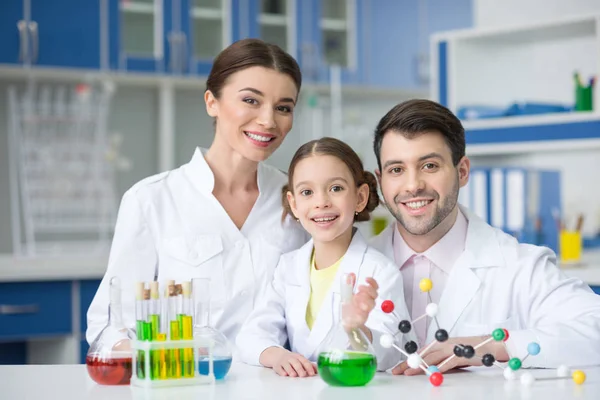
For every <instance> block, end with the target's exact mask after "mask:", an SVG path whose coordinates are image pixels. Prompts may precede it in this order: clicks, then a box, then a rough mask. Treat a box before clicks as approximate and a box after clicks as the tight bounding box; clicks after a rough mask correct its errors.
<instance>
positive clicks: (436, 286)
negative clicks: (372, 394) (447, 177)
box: [393, 210, 468, 347]
mask: <svg viewBox="0 0 600 400" xmlns="http://www.w3.org/2000/svg"><path fill="white" fill-rule="evenodd" d="M467 226H468V222H467V219H466V218H465V216H464V215H463V213H462V212H461V211H460V210H459V211H458V215H457V217H456V221H455V223H454V225H453V226H452V228H450V230H449V231H448V233H446V235H444V237H442V238H441V239H440V240H439V241H438V242H437V243H435V244H434V245H433V246H431V247H430V248H429V249H427V250H426V251H425V252H423V253H416V252H415V251H414V250H413V249H411V248H410V247H409V246H408V245H407V244H406V242H405V241H404V239H403V238H402V235H400V232H399V231H398V229H394V237H393V246H394V259H395V261H396V264H397V265H398V266H399V267H400V272H401V273H402V278H403V280H404V297H405V299H406V306H407V308H408V311H409V313H410V316H411V320H413V321H414V320H415V319H416V318H418V317H420V316H422V315H423V314H425V308H426V307H427V304H429V303H431V302H433V303H436V304H437V303H439V301H440V298H441V297H442V292H443V291H444V287H445V286H446V281H447V280H448V275H449V274H450V271H451V270H452V266H453V265H454V263H455V262H456V260H458V258H459V257H460V255H461V254H462V252H463V251H464V249H465V241H466V238H467ZM423 278H429V279H431V282H432V283H433V288H432V289H431V291H430V292H429V293H423V292H421V289H419V282H420V281H421V279H423ZM429 296H430V298H429ZM430 320H431V318H429V317H425V318H422V319H420V320H419V321H417V322H415V323H413V329H414V331H415V333H416V335H417V338H418V340H419V347H421V346H425V345H426V344H427V343H425V341H426V338H427V330H428V328H429V325H430V324H431V322H432V321H430ZM434 323H435V322H434Z"/></svg>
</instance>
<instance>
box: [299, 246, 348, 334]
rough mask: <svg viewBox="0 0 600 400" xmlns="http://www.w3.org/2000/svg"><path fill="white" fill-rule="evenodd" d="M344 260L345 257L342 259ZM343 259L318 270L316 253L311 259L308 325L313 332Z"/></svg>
mask: <svg viewBox="0 0 600 400" xmlns="http://www.w3.org/2000/svg"><path fill="white" fill-rule="evenodd" d="M342 258H344V257H342ZM342 258H340V259H339V260H337V261H336V262H335V263H334V264H333V265H332V266H331V267H329V268H324V269H317V267H316V265H315V252H314V251H313V254H312V256H311V257H310V298H309V300H308V306H307V307H306V324H307V325H308V328H309V329H311V330H312V327H313V324H314V322H315V320H316V319H317V316H318V315H319V310H320V309H321V305H322V304H323V300H324V299H325V296H326V295H327V292H328V291H329V288H331V284H332V283H333V280H334V279H335V275H336V273H337V270H338V267H339V266H340V264H341V262H342Z"/></svg>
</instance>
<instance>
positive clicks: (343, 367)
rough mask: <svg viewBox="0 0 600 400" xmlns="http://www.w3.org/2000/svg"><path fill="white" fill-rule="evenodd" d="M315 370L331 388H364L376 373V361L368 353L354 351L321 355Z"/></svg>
mask: <svg viewBox="0 0 600 400" xmlns="http://www.w3.org/2000/svg"><path fill="white" fill-rule="evenodd" d="M317 368H318V370H319V375H320V376H321V378H322V379H323V380H324V381H325V382H327V383H328V384H330V385H331V386H364V385H366V384H367V383H369V382H371V379H373V377H374V376H375V372H377V359H376V358H375V356H373V355H372V354H370V353H363V352H355V351H346V352H344V353H343V355H340V354H337V353H336V354H335V355H333V354H332V353H321V354H319V358H318V360H317Z"/></svg>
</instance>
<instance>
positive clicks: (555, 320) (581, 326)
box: [371, 207, 600, 368]
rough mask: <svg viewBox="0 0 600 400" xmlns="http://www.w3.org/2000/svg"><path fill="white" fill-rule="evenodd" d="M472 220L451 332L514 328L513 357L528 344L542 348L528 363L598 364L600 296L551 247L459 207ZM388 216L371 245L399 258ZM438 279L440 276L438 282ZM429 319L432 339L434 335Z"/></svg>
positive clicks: (456, 270)
mask: <svg viewBox="0 0 600 400" xmlns="http://www.w3.org/2000/svg"><path fill="white" fill-rule="evenodd" d="M461 211H462V212H463V214H464V215H465V217H466V218H467V219H468V221H469V226H468V230H467V239H466V244H465V251H464V252H463V254H462V255H461V256H460V258H459V259H458V260H457V261H456V264H455V265H454V266H453V267H452V270H451V272H450V275H449V276H448V280H447V283H446V287H445V288H444V290H443V293H442V297H441V300H440V304H439V313H438V315H437V319H438V321H439V324H440V327H441V328H444V329H446V330H447V331H448V333H449V334H450V336H451V337H464V336H477V335H489V334H491V333H492V331H493V330H494V329H496V328H505V329H507V330H508V331H509V334H510V336H509V339H508V341H507V342H506V345H507V350H508V353H509V355H510V356H511V357H519V358H523V357H525V356H526V355H527V345H528V344H529V343H531V342H537V343H539V345H540V347H541V352H540V353H539V354H538V355H537V356H529V357H528V358H527V360H526V361H525V362H524V364H523V365H524V366H530V367H548V368H551V367H557V366H559V365H560V364H565V365H582V366H583V365H592V364H600V296H598V295H596V294H594V292H592V290H591V289H590V288H589V286H588V285H586V284H585V283H583V282H582V281H581V280H579V279H576V278H569V277H567V276H566V275H565V274H564V273H563V272H562V271H561V270H560V269H559V268H557V266H556V256H555V254H554V252H552V251H551V250H550V249H548V248H546V247H539V246H532V245H528V244H520V243H518V242H517V241H516V240H515V239H514V238H513V237H512V236H510V235H507V234H506V233H504V232H503V231H501V230H500V229H497V228H494V227H492V226H490V225H488V224H487V223H485V222H484V221H483V220H482V219H480V218H479V217H477V216H476V215H475V214H473V213H471V212H469V211H468V210H467V209H465V208H463V207H461ZM395 228H396V224H395V223H394V224H390V226H389V227H388V228H387V229H385V230H384V231H383V232H382V233H381V234H380V235H379V236H376V237H375V238H373V239H372V240H371V245H372V246H374V247H375V248H377V249H379V250H380V251H382V252H383V253H384V254H385V255H387V256H388V257H390V258H391V259H394V250H393V244H392V238H393V230H394V229H395ZM433 284H434V285H435V282H433ZM435 329H436V327H434V324H431V325H430V328H429V331H428V335H427V342H428V343H429V342H432V341H433V340H434V335H435Z"/></svg>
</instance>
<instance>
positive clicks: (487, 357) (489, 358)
mask: <svg viewBox="0 0 600 400" xmlns="http://www.w3.org/2000/svg"><path fill="white" fill-rule="evenodd" d="M494 361H496V359H495V358H494V356H493V355H491V354H484V355H483V357H481V363H482V364H483V365H485V366H486V367H491V366H492V365H494Z"/></svg>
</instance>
